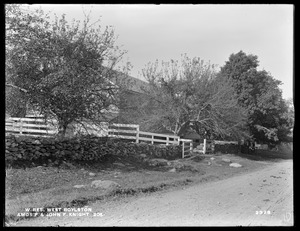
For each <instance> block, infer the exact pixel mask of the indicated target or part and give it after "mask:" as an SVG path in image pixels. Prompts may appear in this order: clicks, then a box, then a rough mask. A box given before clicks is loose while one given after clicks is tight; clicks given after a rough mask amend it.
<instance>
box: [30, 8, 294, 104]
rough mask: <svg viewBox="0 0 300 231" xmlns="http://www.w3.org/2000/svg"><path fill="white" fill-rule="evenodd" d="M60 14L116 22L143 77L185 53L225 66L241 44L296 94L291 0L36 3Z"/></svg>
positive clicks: (135, 73) (138, 74)
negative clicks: (152, 66) (270, 0)
mask: <svg viewBox="0 0 300 231" xmlns="http://www.w3.org/2000/svg"><path fill="white" fill-rule="evenodd" d="M33 7H42V9H43V10H44V11H45V12H48V11H51V14H50V15H53V14H54V13H55V14H57V15H58V16H59V15H61V14H63V13H64V14H65V15H66V19H67V20H70V21H71V20H72V19H73V18H75V19H77V20H83V18H84V14H83V9H84V10H85V12H89V11H90V10H91V14H90V16H91V20H92V21H96V20H97V19H98V18H99V17H100V16H101V25H103V26H106V25H107V26H113V28H114V30H115V33H116V34H117V35H118V40H117V45H121V46H122V49H125V50H127V54H126V55H125V56H124V58H123V61H124V62H127V61H129V62H130V63H131V64H132V66H133V67H132V69H131V72H130V75H131V76H133V77H136V78H140V79H143V77H142V76H141V70H142V68H144V67H145V65H146V64H147V63H148V62H154V61H155V60H156V59H158V60H159V61H169V60H170V59H174V60H180V57H181V54H185V53H186V54H187V56H188V57H190V58H192V57H200V58H201V59H203V60H204V61H206V62H208V61H209V62H210V63H211V64H215V65H217V66H219V67H221V66H223V65H224V64H225V62H226V61H227V60H228V59H229V56H230V55H231V54H233V53H234V54H235V53H237V52H239V51H240V50H242V51H244V52H245V53H246V54H253V55H257V56H258V60H259V67H258V69H259V70H266V71H267V72H269V73H270V74H271V75H272V76H273V77H274V78H275V79H278V80H280V81H281V82H282V85H280V88H281V89H282V93H283V98H285V99H287V98H292V97H293V78H294V71H293V70H294V69H293V68H294V66H293V42H294V41H293V23H294V22H293V20H294V15H293V14H294V7H293V5H288V4H285V5H279V4H276V5H275V4H273V5H272V4H257V5H256V4H251V5H245V4H236V5H231V4H224V5H223V4H211V5H210V4H198V5H197V4H196V5H192V4H177V5H154V4H149V5H145V4H143V5H142V4H140V5H138V4H136V5H130V4H122V5H121V4H120V5H113V4H111V5H109V4H108V5H106V4H97V5H79V4H78V5H76V4H68V5H57V4H42V5H33Z"/></svg>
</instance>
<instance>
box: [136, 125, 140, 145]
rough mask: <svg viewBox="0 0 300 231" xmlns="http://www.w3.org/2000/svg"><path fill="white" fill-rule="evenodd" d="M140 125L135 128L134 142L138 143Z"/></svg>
mask: <svg viewBox="0 0 300 231" xmlns="http://www.w3.org/2000/svg"><path fill="white" fill-rule="evenodd" d="M139 135H140V125H138V126H137V128H136V143H139Z"/></svg>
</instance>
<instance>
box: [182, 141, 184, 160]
mask: <svg viewBox="0 0 300 231" xmlns="http://www.w3.org/2000/svg"><path fill="white" fill-rule="evenodd" d="M183 158H184V141H182V159H183Z"/></svg>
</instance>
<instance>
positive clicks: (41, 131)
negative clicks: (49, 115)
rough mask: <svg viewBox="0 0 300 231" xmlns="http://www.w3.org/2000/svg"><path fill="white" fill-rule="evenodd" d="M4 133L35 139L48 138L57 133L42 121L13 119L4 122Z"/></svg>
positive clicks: (52, 127)
mask: <svg viewBox="0 0 300 231" xmlns="http://www.w3.org/2000/svg"><path fill="white" fill-rule="evenodd" d="M52 122H53V121H52ZM54 123H55V122H54ZM5 131H6V132H7V133H11V134H14V135H29V136H35V137H49V136H52V135H54V134H56V133H57V129H56V128H55V127H54V126H51V124H50V123H49V121H48V123H47V122H46V120H44V119H32V118H15V117H11V118H8V119H6V120H5Z"/></svg>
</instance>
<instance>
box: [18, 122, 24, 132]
mask: <svg viewBox="0 0 300 231" xmlns="http://www.w3.org/2000/svg"><path fill="white" fill-rule="evenodd" d="M19 126H20V134H23V131H22V130H23V121H22V120H20V125H19Z"/></svg>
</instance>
